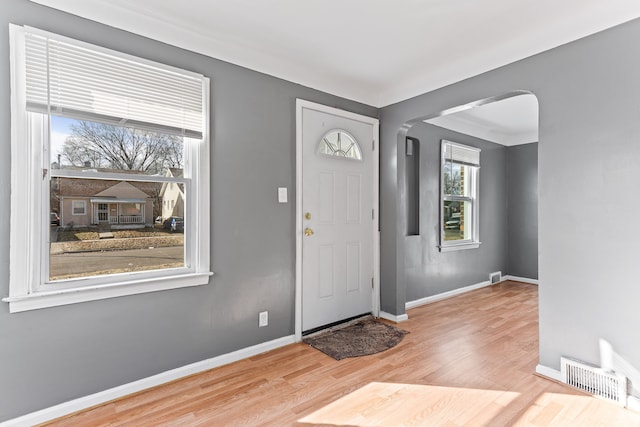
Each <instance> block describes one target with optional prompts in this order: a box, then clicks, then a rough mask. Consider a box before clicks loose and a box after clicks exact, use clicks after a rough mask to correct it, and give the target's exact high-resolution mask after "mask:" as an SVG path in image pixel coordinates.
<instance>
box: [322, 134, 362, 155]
mask: <svg viewBox="0 0 640 427" xmlns="http://www.w3.org/2000/svg"><path fill="white" fill-rule="evenodd" d="M318 153H320V154H323V155H326V156H334V157H342V158H345V159H351V160H362V151H361V150H360V145H359V144H358V141H356V139H355V138H354V137H353V136H352V135H351V134H350V133H349V132H347V131H345V130H342V129H333V130H330V131H329V132H327V133H326V134H324V136H323V137H322V138H321V139H320V145H319V147H318Z"/></svg>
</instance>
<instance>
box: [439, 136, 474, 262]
mask: <svg viewBox="0 0 640 427" xmlns="http://www.w3.org/2000/svg"><path fill="white" fill-rule="evenodd" d="M447 144H448V145H453V146H458V147H461V148H465V149H469V150H474V151H477V152H478V153H479V152H480V151H481V150H480V149H479V148H476V147H471V146H469V145H464V144H459V143H456V142H452V141H447V140H444V139H443V140H442V141H441V145H440V215H439V218H440V223H439V228H440V244H439V245H438V248H439V249H440V252H453V251H459V250H465V249H477V248H479V247H480V245H481V244H482V242H480V230H479V228H480V227H479V226H480V220H479V217H480V204H479V198H480V197H479V194H480V183H479V178H480V166H477V167H471V168H470V170H471V171H472V176H471V177H470V180H471V196H470V197H469V199H470V201H471V202H472V205H473V206H472V212H473V214H472V218H471V222H472V223H471V227H472V231H471V239H466V240H453V241H447V240H444V202H445V194H444V165H445V145H447Z"/></svg>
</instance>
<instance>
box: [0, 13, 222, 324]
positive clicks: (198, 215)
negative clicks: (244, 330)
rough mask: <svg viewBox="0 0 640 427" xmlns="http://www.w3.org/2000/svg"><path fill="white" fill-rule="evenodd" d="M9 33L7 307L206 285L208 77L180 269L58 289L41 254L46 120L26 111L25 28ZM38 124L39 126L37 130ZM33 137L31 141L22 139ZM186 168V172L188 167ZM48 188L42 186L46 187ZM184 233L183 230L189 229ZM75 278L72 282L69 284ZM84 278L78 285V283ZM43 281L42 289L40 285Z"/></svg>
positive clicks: (44, 244) (192, 148) (191, 152)
mask: <svg viewBox="0 0 640 427" xmlns="http://www.w3.org/2000/svg"><path fill="white" fill-rule="evenodd" d="M10 40H11V43H10V44H11V55H10V56H11V58H10V60H11V64H12V65H11V67H10V68H11V75H10V80H11V111H12V114H11V147H12V148H11V190H12V191H11V216H10V239H9V240H10V253H11V257H10V260H9V269H10V280H9V297H6V298H3V299H2V301H4V302H8V303H9V311H10V312H11V313H16V312H21V311H27V310H35V309H41V308H46V307H54V306H60V305H66V304H74V303H80V302H86V301H94V300H101V299H106V298H114V297H120V296H125V295H134V294H140V293H146V292H153V291H161V290H166V289H177V288H184V287H190V286H200V285H205V284H208V283H209V281H210V276H212V275H213V273H212V272H210V271H209V269H210V235H211V234H210V212H209V211H210V204H209V203H210V199H209V198H210V195H209V185H210V184H209V183H210V172H209V159H210V157H209V155H210V154H209V153H210V148H209V145H210V144H209V135H210V127H209V120H208V117H209V111H210V109H209V103H210V100H209V92H210V89H209V87H210V84H209V79H208V78H206V77H203V88H202V90H203V111H204V118H203V121H204V124H203V129H204V135H203V139H202V142H201V143H192V144H187V145H186V147H188V148H187V150H185V164H187V162H191V163H190V168H189V171H190V173H191V178H192V186H191V187H192V188H191V194H193V195H194V197H189V198H188V199H187V200H186V201H185V203H186V206H185V208H186V209H188V211H189V212H190V213H191V215H190V217H189V218H190V221H188V222H187V223H186V229H185V234H186V235H187V236H189V237H190V239H189V240H190V241H191V243H189V244H187V245H186V247H185V259H186V260H189V262H190V265H188V266H186V267H185V268H176V269H170V270H156V271H152V272H149V273H145V272H136V273H126V274H118V275H105V276H99V277H98V278H87V279H80V280H76V281H69V283H68V284H67V285H66V286H61V287H60V289H55V290H51V286H50V285H49V286H44V281H43V278H44V277H47V276H48V271H45V270H47V268H46V266H47V265H48V263H47V262H43V261H45V260H46V258H45V257H48V256H49V235H50V232H49V214H48V212H47V211H45V209H47V210H48V205H49V203H48V198H49V193H48V185H45V183H48V180H46V179H38V177H40V178H42V177H43V173H44V171H45V170H47V171H48V169H49V167H50V166H49V165H48V163H49V153H48V152H47V151H46V150H44V149H41V148H39V147H38V146H37V145H38V144H39V145H40V147H48V144H46V143H47V138H48V132H46V128H47V127H48V126H47V127H45V126H42V124H41V123H40V124H34V123H30V120H29V115H28V113H27V110H26V97H25V93H26V81H25V77H24V76H25V72H24V63H25V58H24V50H23V49H21V48H17V46H19V45H20V44H21V43H22V44H23V41H24V29H23V28H22V27H20V26H16V25H10ZM43 130H44V132H43ZM26 141H30V142H31V141H34V143H25V142H26ZM186 169H187V168H185V173H187V170H186ZM45 188H46V191H45V190H44V189H45ZM187 233H188V234H187ZM73 283H77V284H78V285H76V286H73ZM80 284H82V286H81V285H80ZM46 287H48V288H49V289H47V290H45V289H43V288H46Z"/></svg>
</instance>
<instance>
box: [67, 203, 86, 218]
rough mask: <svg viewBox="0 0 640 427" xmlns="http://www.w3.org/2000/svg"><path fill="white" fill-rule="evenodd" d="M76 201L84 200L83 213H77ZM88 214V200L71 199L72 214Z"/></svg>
mask: <svg viewBox="0 0 640 427" xmlns="http://www.w3.org/2000/svg"><path fill="white" fill-rule="evenodd" d="M76 202H82V207H83V211H82V213H76V209H75V207H74V206H73V205H74V203H76ZM86 214H87V201H86V200H77V199H76V200H72V201H71V215H75V216H84V215H86Z"/></svg>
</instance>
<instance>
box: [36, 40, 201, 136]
mask: <svg viewBox="0 0 640 427" xmlns="http://www.w3.org/2000/svg"><path fill="white" fill-rule="evenodd" d="M25 56H26V58H25V67H26V86H27V95H26V96H27V99H26V100H27V109H28V110H29V111H36V112H44V113H48V114H56V115H61V116H68V117H73V118H78V119H84V120H91V121H100V122H107V123H112V124H118V125H123V126H124V125H126V126H133V127H141V128H148V129H151V130H156V131H159V132H165V133H174V134H180V135H185V136H188V137H191V138H202V135H203V129H204V126H203V88H204V87H205V85H204V84H203V80H204V77H203V76H201V75H199V74H196V73H192V72H189V71H185V70H180V69H177V68H173V67H169V66H167V65H163V64H157V63H154V62H151V61H146V60H143V59H140V58H135V57H132V56H129V55H126V54H122V53H119V52H114V51H110V50H108V49H104V48H101V47H98V46H94V45H90V44H87V43H83V42H79V41H76V40H73V39H68V38H66V37H61V36H57V35H55V34H50V33H47V32H44V31H41V30H37V29H34V28H25Z"/></svg>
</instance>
